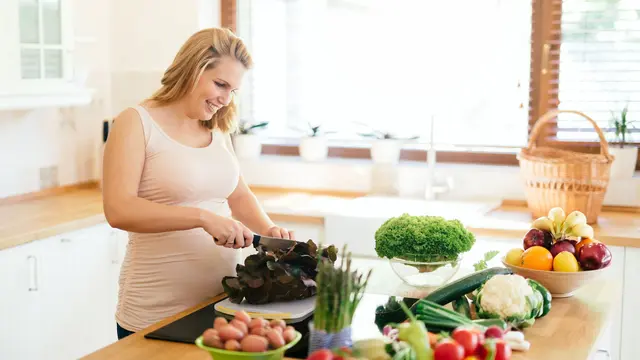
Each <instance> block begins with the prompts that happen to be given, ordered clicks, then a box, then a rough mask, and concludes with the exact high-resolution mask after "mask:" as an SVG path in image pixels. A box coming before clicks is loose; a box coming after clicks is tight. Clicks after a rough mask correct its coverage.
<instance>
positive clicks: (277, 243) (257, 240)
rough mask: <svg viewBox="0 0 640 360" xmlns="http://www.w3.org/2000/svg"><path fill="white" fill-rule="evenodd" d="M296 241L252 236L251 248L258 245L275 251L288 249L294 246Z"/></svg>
mask: <svg viewBox="0 0 640 360" xmlns="http://www.w3.org/2000/svg"><path fill="white" fill-rule="evenodd" d="M297 243H298V241H295V240H287V239H280V238H274V237H269V236H262V235H258V234H255V235H253V247H254V248H257V247H258V246H259V245H262V246H264V247H266V248H267V249H268V250H276V249H289V248H290V247H292V246H294V245H296V244H297Z"/></svg>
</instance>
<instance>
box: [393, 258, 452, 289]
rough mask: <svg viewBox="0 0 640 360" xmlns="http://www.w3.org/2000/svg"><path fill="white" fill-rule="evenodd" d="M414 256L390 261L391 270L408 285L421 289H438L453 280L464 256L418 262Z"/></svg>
mask: <svg viewBox="0 0 640 360" xmlns="http://www.w3.org/2000/svg"><path fill="white" fill-rule="evenodd" d="M412 258H418V257H412V256H406V257H403V258H398V257H394V258H392V259H390V260H389V263H390V264H391V268H392V269H393V271H394V272H395V273H396V275H398V277H399V278H400V279H401V280H402V281H403V282H404V283H405V284H407V285H409V286H413V287H419V288H436V287H440V286H442V285H444V284H445V283H446V282H447V281H449V280H451V278H453V276H454V275H455V274H456V273H457V272H458V269H460V262H461V260H462V255H460V256H458V258H457V259H455V260H448V261H434V262H426V261H417V260H411V259H412Z"/></svg>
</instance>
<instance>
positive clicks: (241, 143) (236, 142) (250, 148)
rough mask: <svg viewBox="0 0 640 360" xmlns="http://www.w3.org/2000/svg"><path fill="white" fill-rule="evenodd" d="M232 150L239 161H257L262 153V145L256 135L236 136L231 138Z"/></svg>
mask: <svg viewBox="0 0 640 360" xmlns="http://www.w3.org/2000/svg"><path fill="white" fill-rule="evenodd" d="M233 149H234V150H235V152H236V156H237V157H238V158H239V159H257V158H258V157H260V153H261V152H262V143H261V142H260V138H259V137H258V136H257V135H254V134H238V135H235V136H234V137H233Z"/></svg>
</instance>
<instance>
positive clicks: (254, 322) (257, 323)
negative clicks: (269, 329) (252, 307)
mask: <svg viewBox="0 0 640 360" xmlns="http://www.w3.org/2000/svg"><path fill="white" fill-rule="evenodd" d="M267 325H269V322H268V321H267V320H265V319H263V318H253V319H251V322H250V323H249V329H253V328H254V327H261V328H263V327H266V326H267Z"/></svg>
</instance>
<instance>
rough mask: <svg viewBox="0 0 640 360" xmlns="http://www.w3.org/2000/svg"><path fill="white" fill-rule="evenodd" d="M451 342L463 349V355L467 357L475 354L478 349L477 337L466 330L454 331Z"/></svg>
mask: <svg viewBox="0 0 640 360" xmlns="http://www.w3.org/2000/svg"><path fill="white" fill-rule="evenodd" d="M451 337H452V338H453V340H455V341H456V342H457V343H458V344H460V345H462V347H463V348H464V354H465V355H467V356H469V355H473V354H474V353H475V352H476V348H477V347H478V335H476V334H475V333H474V332H472V331H470V330H467V329H460V330H457V329H456V330H454V331H453V333H452V334H451Z"/></svg>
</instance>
